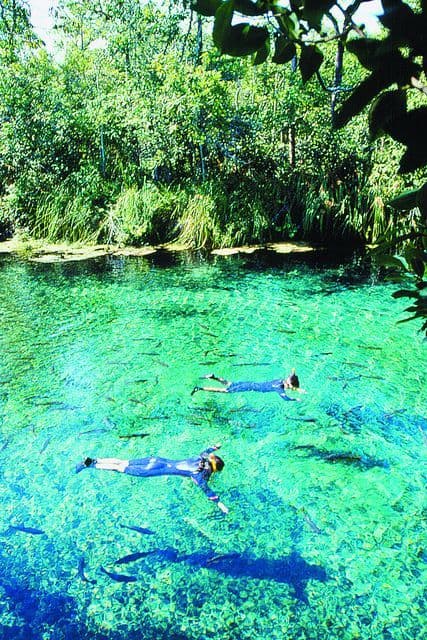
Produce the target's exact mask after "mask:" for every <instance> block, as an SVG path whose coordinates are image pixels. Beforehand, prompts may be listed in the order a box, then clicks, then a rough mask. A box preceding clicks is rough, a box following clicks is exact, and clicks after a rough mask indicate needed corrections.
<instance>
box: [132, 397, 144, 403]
mask: <svg viewBox="0 0 427 640" xmlns="http://www.w3.org/2000/svg"><path fill="white" fill-rule="evenodd" d="M129 401H130V402H135V403H136V404H145V403H144V400H138V399H137V398H129Z"/></svg>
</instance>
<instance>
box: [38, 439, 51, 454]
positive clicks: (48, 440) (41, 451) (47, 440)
mask: <svg viewBox="0 0 427 640" xmlns="http://www.w3.org/2000/svg"><path fill="white" fill-rule="evenodd" d="M49 442H50V438H46V440H45V441H44V442H43V445H42V448H41V449H40V451H39V454H40V453H43V451H46V449H47V446H48V444H49Z"/></svg>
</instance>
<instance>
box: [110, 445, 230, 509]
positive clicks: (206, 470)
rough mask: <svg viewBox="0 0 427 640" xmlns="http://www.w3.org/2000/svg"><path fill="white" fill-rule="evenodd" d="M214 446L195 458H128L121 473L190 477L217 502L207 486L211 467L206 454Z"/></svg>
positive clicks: (141, 475)
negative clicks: (126, 464) (127, 462)
mask: <svg viewBox="0 0 427 640" xmlns="http://www.w3.org/2000/svg"><path fill="white" fill-rule="evenodd" d="M213 451H216V449H214V448H212V447H211V448H209V449H206V451H203V452H202V453H201V454H200V455H199V456H198V457H197V458H187V459H186V460H169V459H168V458H157V457H154V456H152V457H151V458H138V459H136V460H129V464H128V466H127V467H126V468H125V469H124V472H123V473H126V474H127V475H129V476H139V477H142V478H149V477H151V476H184V477H188V478H191V479H192V480H193V482H195V483H196V485H197V486H198V487H200V489H201V490H202V491H203V492H204V493H205V494H206V496H207V497H208V498H209V500H213V501H214V502H218V500H219V497H218V496H217V495H216V493H215V492H214V491H212V489H211V488H210V487H209V486H208V481H209V478H210V477H211V475H212V469H211V467H210V465H209V462H208V456H209V454H210V453H212V452H213Z"/></svg>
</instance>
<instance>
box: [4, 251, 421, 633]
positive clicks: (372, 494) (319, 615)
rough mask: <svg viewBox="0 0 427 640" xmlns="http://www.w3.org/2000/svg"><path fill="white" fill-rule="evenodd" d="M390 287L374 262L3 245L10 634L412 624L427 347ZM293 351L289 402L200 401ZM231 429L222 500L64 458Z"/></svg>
mask: <svg viewBox="0 0 427 640" xmlns="http://www.w3.org/2000/svg"><path fill="white" fill-rule="evenodd" d="M393 288H394V286H393V285H390V284H387V283H384V282H381V280H380V279H379V278H378V275H377V274H375V273H374V272H372V271H371V270H370V269H369V266H368V265H366V264H365V263H364V262H363V260H361V259H358V260H355V261H353V262H352V263H351V264H350V263H349V264H345V263H342V264H341V263H340V262H339V261H336V262H327V261H325V260H323V259H322V260H321V261H320V259H319V261H317V259H316V258H314V259H313V258H311V259H310V263H309V262H307V261H304V260H302V259H301V258H300V257H292V256H287V257H280V256H279V257H277V256H276V257H271V256H270V257H269V258H268V259H267V258H266V257H265V256H262V255H260V254H258V255H253V256H247V257H244V258H242V257H227V258H224V257H221V258H215V259H209V260H206V259H202V258H191V257H190V256H186V255H184V256H178V257H177V256H173V255H167V256H160V257H159V256H158V255H156V256H154V258H153V257H150V258H144V259H118V258H115V259H105V260H95V261H88V262H87V263H85V264H77V265H73V264H64V265H58V264H56V265H41V264H29V263H25V262H21V261H19V260H16V259H12V258H10V257H2V258H0V310H1V312H0V348H1V361H0V382H1V387H0V424H1V443H0V463H1V483H0V501H1V510H0V532H1V534H2V535H1V537H0V540H1V551H0V554H1V567H0V637H1V638H11V639H13V640H15V639H21V638H22V639H25V640H31V639H33V638H37V639H39V638H40V639H43V640H47V639H49V640H60V639H74V638H77V637H78V638H86V637H87V638H89V637H90V638H95V640H96V639H99V640H100V639H101V638H102V639H108V640H110V639H113V638H114V639H119V640H121V639H123V640H125V639H126V640H127V639H129V638H139V639H141V640H151V639H153V640H154V639H162V638H165V639H166V638H167V639H168V640H171V639H172V640H173V639H176V640H204V639H205V638H227V639H228V638H230V639H233V640H241V639H246V638H251V639H252V640H253V639H259V640H264V639H266V638H269V639H283V638H286V639H288V638H289V639H292V640H294V639H296V638H309V639H310V640H317V639H320V638H322V639H323V638H328V639H329V638H332V639H335V638H336V639H345V640H347V639H348V640H352V639H356V638H362V639H366V640H368V639H369V640H371V639H377V638H378V639H385V640H388V639H393V640H404V639H411V640H412V639H414V638H421V637H422V636H423V633H425V613H426V612H425V593H424V589H425V584H426V578H427V565H426V560H427V551H426V537H425V534H426V531H425V522H426V520H425V481H426V439H427V433H426V426H427V421H426V415H425V408H426V399H427V398H426V395H427V392H426V385H425V371H426V357H425V349H426V345H425V342H423V339H422V335H421V334H420V333H417V329H418V327H417V326H416V325H415V324H413V323H404V324H400V325H398V324H397V320H398V319H402V318H403V317H404V315H403V313H402V311H403V308H404V306H405V305H404V303H402V302H401V301H395V300H393V299H392V298H391V293H392V291H393ZM291 367H296V369H297V372H298V374H299V377H300V380H301V383H302V386H303V387H304V388H305V389H306V390H307V393H306V394H304V395H303V394H301V395H300V396H298V397H299V399H300V400H301V401H300V402H284V401H283V400H282V399H281V398H280V397H279V396H278V395H276V394H255V393H246V394H233V395H231V394H230V395H227V394H207V393H203V392H199V393H197V394H195V395H194V396H191V395H190V394H191V390H192V389H193V387H194V386H195V385H198V384H201V381H200V378H201V376H203V375H204V374H207V373H211V372H214V373H215V374H217V375H220V376H223V377H225V378H227V379H228V380H233V381H237V380H258V381H261V380H269V379H273V378H277V377H280V376H281V375H282V374H287V373H289V371H290V369H291ZM212 384H215V383H212ZM218 442H220V443H222V449H221V452H220V453H221V456H222V457H223V459H224V461H225V464H226V466H225V469H224V471H223V472H222V473H221V474H219V475H218V476H217V477H215V478H214V480H213V481H212V483H211V484H212V486H213V487H214V488H215V490H216V491H218V493H219V495H220V497H221V499H222V501H223V502H224V503H225V504H226V505H227V506H228V507H229V509H230V512H229V514H228V515H223V514H222V513H221V512H220V511H219V510H217V509H216V508H215V506H214V505H213V504H212V503H210V502H209V501H208V500H206V498H205V496H204V495H203V493H202V492H200V491H199V490H198V489H197V488H196V487H195V485H194V484H193V483H192V482H191V481H189V480H186V479H182V478H173V477H171V478H165V477H161V478H149V479H142V478H131V477H129V476H124V475H122V474H116V473H110V472H103V471H98V470H94V469H88V470H84V471H83V472H82V473H80V474H76V473H75V472H74V469H75V465H76V464H77V463H78V462H79V461H81V460H82V459H83V458H85V457H86V456H91V457H110V456H114V457H120V458H124V459H129V458H140V457H145V456H149V455H151V454H154V455H160V456H164V457H168V458H175V459H179V458H186V457H191V456H194V455H197V454H198V453H199V452H201V451H202V450H203V449H204V448H205V447H206V446H209V445H211V444H213V443H218ZM128 527H139V528H143V529H148V530H149V531H150V533H148V532H146V533H141V532H139V531H136V530H134V529H132V528H128ZM151 532H152V533H151ZM129 554H138V556H134V559H133V560H129V562H125V563H123V564H116V562H117V560H119V559H121V558H123V557H125V556H127V555H129ZM101 567H103V568H104V569H105V570H106V571H107V572H110V573H113V574H119V575H120V576H127V577H128V578H129V581H126V582H119V581H117V576H116V579H114V578H112V577H111V576H109V575H107V574H106V573H104V572H103V571H102V570H101ZM125 579H126V580H127V578H125Z"/></svg>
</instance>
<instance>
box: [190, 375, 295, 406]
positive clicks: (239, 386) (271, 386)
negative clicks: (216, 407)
mask: <svg viewBox="0 0 427 640" xmlns="http://www.w3.org/2000/svg"><path fill="white" fill-rule="evenodd" d="M203 378H205V379H208V380H217V381H218V382H220V383H221V384H223V385H224V386H223V387H194V389H193V391H192V392H191V395H194V394H195V393H196V392H197V391H210V392H213V393H239V392H241V391H258V392H260V393H268V392H271V391H275V392H276V393H278V394H279V396H280V397H281V398H283V400H296V398H290V397H289V396H288V394H287V393H286V391H287V389H291V390H293V391H299V392H300V393H305V391H304V389H300V386H299V378H298V376H297V375H296V373H295V369H292V372H291V373H290V374H289V375H288V377H287V378H286V379H285V380H280V379H278V380H269V381H267V382H229V381H228V380H225V379H224V378H220V377H218V376H216V375H214V374H213V373H209V374H208V375H206V376H203Z"/></svg>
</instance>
